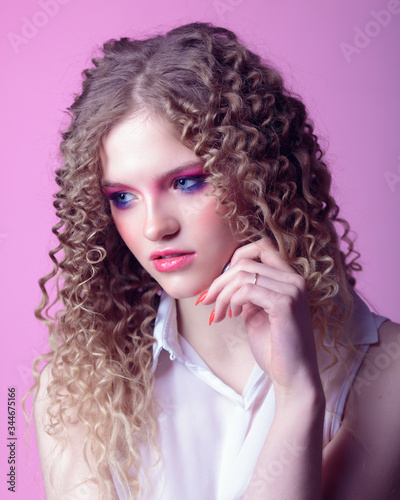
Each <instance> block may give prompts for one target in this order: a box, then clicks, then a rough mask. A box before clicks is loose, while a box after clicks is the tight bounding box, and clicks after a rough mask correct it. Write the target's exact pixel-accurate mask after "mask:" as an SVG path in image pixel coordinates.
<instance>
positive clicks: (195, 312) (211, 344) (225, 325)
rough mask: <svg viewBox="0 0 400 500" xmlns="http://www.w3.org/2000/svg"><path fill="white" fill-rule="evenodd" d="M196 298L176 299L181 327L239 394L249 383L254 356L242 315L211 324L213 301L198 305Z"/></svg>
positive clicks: (196, 347)
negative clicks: (211, 303)
mask: <svg viewBox="0 0 400 500" xmlns="http://www.w3.org/2000/svg"><path fill="white" fill-rule="evenodd" d="M195 303H196V299H194V298H190V299H177V300H176V308H177V322H178V331H179V333H180V334H181V335H182V336H183V337H184V338H185V340H186V341H187V342H188V343H189V344H190V345H191V346H192V347H193V348H194V349H195V351H196V352H197V353H198V354H199V355H200V357H201V358H202V359H203V361H204V362H205V363H206V364H207V365H208V366H209V368H210V369H211V370H212V371H213V372H214V373H215V374H216V375H217V376H218V377H219V378H220V379H221V380H222V381H224V382H225V383H226V384H227V385H229V386H231V387H232V388H233V389H235V390H236V392H238V393H239V394H241V393H242V392H243V389H244V387H245V385H246V383H247V380H248V378H249V376H250V374H251V371H252V369H253V367H254V364H255V360H254V357H253V355H252V353H251V350H250V346H249V342H248V337H247V333H246V330H245V327H244V324H243V320H242V318H241V317H237V318H229V317H228V315H227V316H226V318H225V319H224V320H223V321H221V322H220V323H212V324H211V326H209V318H210V314H211V312H212V310H213V308H214V305H210V306H205V305H202V304H199V305H197V306H196V305H195Z"/></svg>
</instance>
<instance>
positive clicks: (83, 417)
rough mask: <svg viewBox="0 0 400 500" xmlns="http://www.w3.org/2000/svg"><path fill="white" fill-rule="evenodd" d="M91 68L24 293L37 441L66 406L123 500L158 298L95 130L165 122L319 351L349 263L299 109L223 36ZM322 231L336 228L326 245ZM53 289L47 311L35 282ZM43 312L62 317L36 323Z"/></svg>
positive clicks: (183, 32)
mask: <svg viewBox="0 0 400 500" xmlns="http://www.w3.org/2000/svg"><path fill="white" fill-rule="evenodd" d="M93 64H94V67H92V68H90V69H87V70H85V71H84V81H83V89H82V93H81V94H80V95H78V96H77V97H76V98H75V101H74V103H73V105H72V106H71V107H70V108H69V111H70V115H71V123H70V126H69V128H68V129H67V130H66V131H65V132H64V133H63V141H62V144H61V152H62V156H63V159H64V164H63V166H62V167H61V168H59V169H58V170H57V172H56V174H57V177H56V181H57V184H58V185H59V191H58V192H57V193H56V195H55V201H54V206H55V208H56V211H57V216H58V217H59V219H60V221H59V223H58V224H57V225H56V226H54V228H53V232H54V234H55V235H56V236H57V238H58V240H59V246H58V247H57V248H55V249H54V250H52V251H51V252H50V257H51V259H52V261H53V264H54V268H53V271H52V272H51V273H50V274H48V275H47V276H45V277H44V278H42V279H41V280H40V282H39V283H40V287H41V290H42V293H43V299H42V302H41V304H40V306H39V307H38V309H37V311H36V315H37V317H38V318H39V319H40V320H42V321H44V322H45V323H46V324H47V325H48V327H49V330H50V346H51V353H50V357H51V358H52V363H51V366H52V378H53V380H52V382H51V383H50V384H49V386H48V394H49V397H50V401H52V404H51V406H50V407H49V409H48V412H49V415H50V416H51V428H50V429H49V432H52V433H54V434H56V433H57V432H58V430H59V429H60V428H61V427H62V426H63V425H65V424H66V423H67V415H68V411H69V410H70V409H72V408H74V409H75V410H76V413H77V415H78V418H79V420H80V421H81V422H82V423H83V424H84V425H85V426H86V429H87V435H88V438H87V440H86V442H85V446H86V447H90V449H91V450H92V451H93V453H94V456H95V457H96V465H95V466H96V470H95V476H96V478H97V481H98V483H99V484H100V486H101V488H102V490H103V491H104V492H105V493H106V494H107V492H109V491H110V487H111V479H110V476H109V472H108V471H109V467H111V470H113V471H116V473H117V475H118V476H119V478H121V481H122V482H124V483H125V484H128V485H129V486H130V488H131V495H132V498H134V497H136V496H137V495H138V493H139V491H140V484H139V479H138V477H137V475H131V474H130V472H129V470H136V471H138V470H140V468H141V466H142V461H141V457H140V454H139V451H138V450H139V445H140V444H141V443H147V444H149V445H154V444H155V443H156V438H155V436H156V427H157V426H156V416H155V413H154V408H153V406H152V405H153V403H152V388H153V385H154V376H153V373H152V371H151V367H152V345H153V343H154V338H153V336H152V331H153V326H154V320H155V317H156V312H157V307H158V302H159V291H160V287H159V285H158V284H157V283H156V282H155V280H154V279H153V278H152V277H151V276H150V275H149V274H148V273H147V272H146V271H144V270H143V269H142V267H141V266H140V265H139V263H138V262H137V260H136V259H135V257H134V256H133V255H132V254H131V252H130V251H129V250H128V248H127V247H126V246H125V244H124V242H123V241H122V239H121V237H120V236H119V234H118V232H117V230H116V228H115V225H114V223H113V220H112V218H111V215H110V208H109V203H108V201H107V200H106V198H105V196H104V194H103V193H102V190H101V174H102V172H101V163H100V154H99V151H100V147H101V143H102V140H103V138H104V137H105V135H106V134H107V132H109V131H110V130H111V128H113V127H114V126H115V125H116V124H117V123H119V122H121V121H122V120H124V119H126V118H127V117H128V116H131V115H132V114H133V113H136V112H140V111H143V110H150V111H152V112H154V113H157V114H159V115H160V116H162V117H163V118H164V119H166V120H168V121H169V122H170V123H172V124H173V125H174V127H175V128H176V130H177V131H178V133H179V134H180V135H181V140H182V142H183V143H184V144H185V145H188V146H189V147H191V148H192V149H193V150H194V152H195V153H196V154H197V155H198V156H199V157H200V158H202V159H203V161H204V170H205V172H207V173H209V174H210V176H209V178H208V182H210V183H211V184H212V186H213V193H214V195H215V196H217V197H218V199H219V201H220V202H221V203H223V204H224V205H225V206H226V207H227V213H226V215H225V217H226V218H227V220H228V221H229V223H230V224H231V227H232V229H233V230H234V231H235V233H236V234H237V235H238V237H240V239H241V240H242V241H243V242H245V241H254V240H256V239H258V238H259V237H265V236H267V237H269V238H270V239H271V240H272V241H273V242H274V243H275V244H276V247H277V249H278V250H279V252H280V254H281V255H282V256H283V257H284V258H285V259H286V260H287V261H288V262H289V263H290V264H291V265H292V266H293V267H294V268H295V269H296V270H297V271H298V272H299V273H300V274H301V275H302V276H303V277H304V278H305V280H306V282H307V285H308V297H309V303H310V308H311V313H312V319H313V326H314V328H315V332H316V341H317V344H319V346H320V347H322V348H323V346H322V340H323V338H324V336H326V335H333V337H334V338H335V339H336V342H337V343H339V336H340V335H341V333H342V330H343V326H342V325H343V320H344V318H345V317H347V316H349V315H350V313H351V310H352V293H351V290H352V287H353V286H354V284H355V280H354V277H353V275H352V272H353V271H357V270H359V269H360V266H359V265H358V264H357V262H356V259H357V257H358V255H359V254H358V253H357V252H355V251H354V249H353V243H352V240H351V239H350V238H349V225H348V223H347V222H346V221H345V220H343V219H341V218H339V217H338V214H339V208H338V206H337V204H336V203H335V200H334V199H333V197H332V196H331V194H330V187H331V175H330V173H329V170H328V168H327V166H326V164H325V163H324V161H323V152H322V150H321V147H320V145H319V143H318V139H317V137H316V136H315V134H314V133H313V125H312V123H311V122H310V120H309V118H308V116H307V112H306V109H305V106H304V104H303V103H302V102H301V100H300V99H299V98H298V97H296V96H294V95H293V94H292V93H290V92H289V91H288V90H287V89H286V88H285V86H284V84H283V81H282V77H281V76H280V74H279V73H278V71H276V70H275V69H274V68H273V67H272V66H271V65H267V64H266V63H264V62H263V61H262V60H261V59H260V57H259V56H258V55H256V54H254V53H252V52H251V51H249V50H247V49H246V48H245V47H244V46H243V45H242V44H241V43H239V41H238V39H237V37H236V35H235V34H234V33H232V32H231V31H229V30H227V29H224V28H219V27H214V26H212V25H210V24H205V23H193V24H189V25H185V26H181V27H179V28H176V29H173V30H172V31H170V32H168V33H166V34H165V35H160V36H155V37H153V38H149V39H146V40H132V39H128V38H122V39H120V40H111V41H109V42H107V43H105V44H104V47H103V54H102V57H99V58H94V59H93ZM335 223H340V224H342V226H343V228H344V230H343V235H342V236H341V238H339V237H338V235H337V232H336V229H335ZM340 240H343V241H344V242H345V243H347V247H348V250H347V253H346V254H344V253H343V252H342V251H341V250H340V247H339V244H340ZM58 254H60V255H61V256H60V257H59V258H58V257H57V255H58ZM53 278H54V279H56V282H57V296H56V298H55V300H54V301H51V300H50V297H49V294H48V292H47V291H46V285H47V283H48V281H49V280H51V279H53ZM58 302H61V304H62V308H61V309H60V310H59V311H57V313H55V314H53V315H51V313H50V311H49V310H50V308H51V307H52V306H54V305H55V304H56V303H58ZM338 304H341V307H339V306H338ZM346 315H347V316H346ZM328 328H329V331H328ZM332 356H333V358H334V360H335V355H334V354H333V355H332ZM37 362H38V361H37ZM37 362H36V364H35V373H36V377H37V380H36V384H35V386H37V385H38V383H39V381H40V373H38V370H37V366H38V365H37ZM35 386H34V387H35ZM61 389H62V390H63V391H64V392H63V394H64V395H63V396H61V395H60V394H61Z"/></svg>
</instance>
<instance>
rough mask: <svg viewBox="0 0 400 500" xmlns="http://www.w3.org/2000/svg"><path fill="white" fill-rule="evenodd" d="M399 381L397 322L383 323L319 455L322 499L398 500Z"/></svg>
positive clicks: (398, 325) (399, 459) (399, 359)
mask: <svg viewBox="0 0 400 500" xmlns="http://www.w3.org/2000/svg"><path fill="white" fill-rule="evenodd" d="M399 381H400V324H398V323H394V322H392V321H389V320H387V321H384V322H383V323H382V324H381V326H380V327H379V330H378V342H376V343H374V344H372V345H371V346H370V348H369V350H368V353H367V355H366V356H365V358H364V359H363V362H362V364H361V366H360V369H359V370H358V373H357V375H356V378H355V380H354V383H353V384H352V387H351V389H350V393H349V396H348V399H347V402H346V406H345V411H344V416H343V422H342V425H341V427H340V429H339V431H338V432H337V434H336V435H335V437H334V438H333V439H332V441H331V442H330V443H329V445H328V446H327V447H326V450H325V452H324V455H325V457H324V461H325V464H326V467H325V471H326V477H325V488H326V491H329V494H328V493H327V496H326V498H329V499H336V498H340V499H342V500H347V499H350V498H352V499H354V498H357V499H358V498H382V499H394V498H399V495H400V465H399V464H400V418H399V415H400V391H399ZM337 477H341V478H342V479H341V481H340V485H338V483H335V480H336V479H337ZM335 478H336V479H335ZM346 478H347V479H346ZM376 478H379V481H377V480H376Z"/></svg>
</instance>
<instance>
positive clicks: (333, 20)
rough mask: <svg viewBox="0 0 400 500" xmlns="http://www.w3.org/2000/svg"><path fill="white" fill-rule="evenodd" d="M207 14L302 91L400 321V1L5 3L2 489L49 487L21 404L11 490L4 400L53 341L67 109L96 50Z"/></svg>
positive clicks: (367, 255)
mask: <svg viewBox="0 0 400 500" xmlns="http://www.w3.org/2000/svg"><path fill="white" fill-rule="evenodd" d="M56 1H57V2H58V3H57V4H55V2H56ZM388 8H391V9H392V11H394V10H396V13H395V14H394V13H393V14H391V15H390V16H389V15H387V14H384V13H381V14H380V22H381V24H384V25H385V26H381V25H380V24H378V22H377V21H376V20H374V13H373V12H374V11H375V13H377V12H379V11H382V9H384V10H387V9H388ZM46 10H47V11H49V14H46V13H45V12H46ZM376 15H377V14H376ZM378 17H379V16H378ZM196 20H201V21H210V22H213V23H215V24H222V25H224V26H226V27H229V28H232V29H233V30H234V31H236V32H237V33H238V34H239V35H240V36H241V37H242V38H243V39H244V41H245V42H247V43H248V44H249V45H250V46H251V47H253V49H254V50H255V51H258V52H260V53H262V54H264V55H265V56H267V57H270V58H271V59H272V60H273V61H274V62H275V63H276V65H277V66H278V67H279V68H280V69H281V70H282V71H283V72H284V74H285V75H286V76H287V78H288V80H289V82H290V83H291V85H292V86H293V88H294V89H295V90H297V91H298V92H299V93H300V94H301V95H302V96H303V98H304V100H305V101H306V103H307V104H308V106H309V109H310V111H311V115H312V116H313V117H314V119H315V121H316V124H317V132H318V133H319V134H321V135H322V136H323V137H326V141H325V144H326V146H327V148H328V155H327V158H328V160H329V162H330V164H331V167H332V170H333V172H334V183H335V195H336V197H337V200H338V202H339V204H340V206H341V207H342V214H343V216H345V217H346V218H347V219H348V220H349V221H350V223H351V226H352V228H353V230H354V231H355V232H356V233H357V235H358V240H357V248H358V249H359V251H360V252H361V254H362V259H361V262H362V264H363V266H364V272H363V273H362V274H361V275H359V278H358V289H359V290H360V291H361V292H362V293H363V294H364V296H366V297H367V298H368V300H369V303H370V304H371V306H372V307H373V308H374V309H375V310H376V311H378V312H380V313H382V314H384V315H387V316H389V317H391V318H392V319H395V320H397V321H399V320H400V312H399V306H398V302H399V281H400V271H399V265H398V259H399V256H400V252H399V247H400V245H399V240H400V236H399V228H400V210H399V208H400V144H399V141H398V139H399V116H400V100H399V89H400V64H399V54H398V47H399V46H400V2H399V1H397V0H379V1H373V0H352V1H350V2H349V1H348V0H336V1H330V2H320V1H317V0H303V1H302V2H296V1H295V0H292V1H289V0H281V1H280V2H272V1H266V0H219V1H215V0H170V1H161V0H146V1H143V2H138V1H134V0H130V1H128V0H113V1H112V2H111V1H103V2H99V1H97V0H96V1H95V0H85V1H78V0H43V1H42V2H40V1H35V0H20V1H18V2H7V6H6V7H5V8H4V9H3V15H2V16H1V21H0V22H1V39H0V50H1V61H2V71H1V74H2V78H1V118H2V130H3V132H2V134H1V141H2V145H1V149H0V154H1V156H2V158H1V190H2V194H1V196H0V266H1V269H0V277H1V278H0V286H1V290H0V293H1V295H0V297H1V301H0V307H1V330H2V332H1V337H0V338H1V346H0V353H1V365H0V366H1V391H0V398H1V399H2V401H3V402H2V408H3V409H2V411H1V416H0V436H1V439H0V453H1V455H0V470H1V479H0V481H1V483H0V497H1V498H2V499H3V498H4V499H5V498H21V499H27V498H29V499H32V500H35V499H39V498H44V491H43V487H42V485H41V477H40V468H39V464H38V459H37V454H36V450H35V444H34V439H33V436H31V437H30V439H29V445H28V450H27V449H26V448H25V444H24V437H25V434H26V425H25V421H24V419H23V415H22V410H21V408H20V407H18V416H17V427H18V447H17V455H18V462H17V493H16V494H14V495H12V494H11V493H10V492H8V491H7V485H6V480H7V479H6V472H7V470H8V465H7V456H8V455H7V448H6V444H7V441H6V437H7V436H6V434H7V414H6V399H7V387H8V386H14V387H16V388H17V394H18V398H19V399H20V398H21V397H22V396H23V394H24V393H25V392H26V390H27V388H28V387H29V386H30V384H31V383H32V380H33V379H32V377H31V375H30V370H31V363H32V360H33V358H34V357H35V356H36V355H37V354H38V353H39V352H42V351H43V350H44V349H45V343H46V329H45V327H44V326H42V325H41V324H39V323H38V322H37V321H36V320H35V319H34V317H33V310H34V308H35V307H36V305H37V304H38V302H39V300H40V293H39V289H38V286H37V280H38V278H39V277H41V276H42V275H44V274H45V273H47V272H48V271H49V270H50V261H49V259H48V257H47V252H48V250H49V249H50V248H52V247H53V246H55V245H54V243H55V242H54V239H53V237H52V234H51V231H50V228H51V226H52V225H53V224H54V222H55V216H54V215H53V209H52V205H51V204H52V193H53V192H54V191H55V190H56V188H55V184H54V181H53V173H52V172H53V170H54V168H55V166H56V165H57V148H58V143H59V129H60V126H61V124H62V123H64V124H65V117H64V114H63V110H64V109H65V108H66V107H67V106H68V105H70V104H71V102H72V95H73V94H74V92H77V91H79V89H80V81H81V79H80V73H81V71H82V70H83V69H84V68H86V67H87V66H88V64H89V61H90V56H91V54H92V51H93V47H95V46H97V45H99V44H101V43H102V42H103V41H105V40H107V39H109V38H113V37H114V38H119V37H121V36H145V35H147V34H151V33H153V32H155V31H164V30H166V29H168V28H170V27H173V26H176V25H178V24H182V23H186V22H191V21H196ZM29 23H36V25H37V26H39V27H36V28H35V26H34V24H29ZM365 32H366V33H367V35H365ZM360 33H364V35H362V34H360ZM357 34H358V35H357ZM22 36H24V37H25V38H24V39H22V38H18V37H22ZM355 37H356V39H355ZM343 42H344V43H347V44H350V45H353V46H354V47H355V48H354V49H351V47H350V46H349V45H348V46H346V47H347V52H346V54H347V57H346V55H345V53H344V46H343ZM355 43H357V44H358V47H357V45H355ZM0 402H1V401H0Z"/></svg>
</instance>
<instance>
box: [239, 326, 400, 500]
mask: <svg viewBox="0 0 400 500" xmlns="http://www.w3.org/2000/svg"><path fill="white" fill-rule="evenodd" d="M379 337H380V341H379V343H378V344H376V345H374V346H372V347H371V348H370V349H369V352H368V356H367V358H366V361H365V362H364V363H363V365H362V366H361V368H360V370H359V372H358V375H357V377H356V379H355V381H354V383H353V386H352V389H351V391H350V394H349V398H348V401H347V404H346V408H345V413H344V418H343V423H342V426H341V428H340V430H339V431H338V432H337V434H336V435H335V437H334V438H333V440H332V441H331V442H330V443H329V444H328V445H327V447H326V448H325V450H324V452H323V460H322V461H321V455H322V423H323V412H321V405H320V404H319V401H318V399H317V400H315V399H313V397H312V395H307V391H303V392H301V393H300V394H302V396H303V398H302V399H301V401H299V402H298V404H299V406H298V407H297V408H296V407H292V408H290V405H287V406H284V407H282V408H281V410H283V411H279V408H277V412H276V414H275V418H274V422H273V425H272V427H271V430H270V432H269V434H268V439H267V441H266V443H265V445H264V447H263V449H262V452H261V454H260V457H259V459H258V462H257V465H256V468H255V471H254V474H253V476H252V479H251V482H250V485H249V488H248V491H247V495H246V497H245V498H246V500H247V499H248V500H258V499H260V500H261V499H271V500H273V499H285V500H289V499H290V500H292V499H293V500H301V499H309V500H318V499H320V498H322V499H323V500H398V499H399V498H400V391H399V383H400V325H398V324H395V323H391V322H386V323H384V324H383V325H382V327H381V328H380V331H379ZM371 366H372V367H374V369H373V371H371V370H372V369H371ZM315 403H316V404H315ZM308 405H309V406H308ZM321 464H322V479H323V484H322V490H321Z"/></svg>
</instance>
